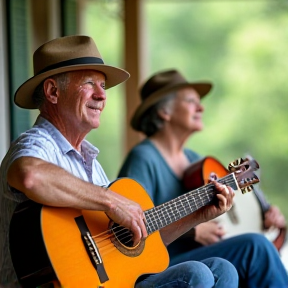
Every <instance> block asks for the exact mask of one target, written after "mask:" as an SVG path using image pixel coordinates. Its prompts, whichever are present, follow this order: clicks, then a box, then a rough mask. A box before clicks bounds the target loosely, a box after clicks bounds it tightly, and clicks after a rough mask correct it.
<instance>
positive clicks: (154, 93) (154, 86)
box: [131, 70, 212, 131]
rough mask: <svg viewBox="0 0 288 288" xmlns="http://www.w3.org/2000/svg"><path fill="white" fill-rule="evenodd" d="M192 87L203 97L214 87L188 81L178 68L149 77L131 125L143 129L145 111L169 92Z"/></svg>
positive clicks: (209, 84) (204, 83)
mask: <svg viewBox="0 0 288 288" xmlns="http://www.w3.org/2000/svg"><path fill="white" fill-rule="evenodd" d="M185 87H191V88H193V89H195V90H196V91H197V92H198V94H199V95H200V97H201V98H202V97H203V96H205V95H206V94H208V93H209V91H210V90H211V88H212V83H209V82H197V83H193V82H188V81H187V80H186V79H185V78H184V77H183V76H182V75H181V73H180V72H178V71H177V70H167V71H161V72H158V73H156V74H154V75H153V76H152V77H151V78H149V79H148V80H147V81H146V83H144V85H143V86H142V88H141V90H140V96H141V101H142V102H141V104H140V105H139V106H138V108H137V109H136V111H135V113H134V115H133V117H132V119H131V126H132V128H134V129H135V130H138V131H141V128H140V123H141V118H142V116H143V115H144V114H145V112H146V111H147V110H148V109H149V108H150V107H152V106H154V105H155V104H156V103H158V102H159V101H160V100H162V99H163V98H165V97H166V96H167V94H168V93H169V92H172V91H176V90H178V89H181V88H185Z"/></svg>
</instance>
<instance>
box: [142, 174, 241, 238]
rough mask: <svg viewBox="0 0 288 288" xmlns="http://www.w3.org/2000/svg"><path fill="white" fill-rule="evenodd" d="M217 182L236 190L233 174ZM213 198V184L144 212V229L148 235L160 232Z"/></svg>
mask: <svg viewBox="0 0 288 288" xmlns="http://www.w3.org/2000/svg"><path fill="white" fill-rule="evenodd" d="M217 182H219V183H222V184H225V185H227V186H230V187H232V188H233V189H234V190H237V189H238V185H237V181H236V179H235V175H234V173H231V174H229V175H227V176H225V177H223V178H220V179H217ZM214 197H215V188H214V184H213V183H209V184H207V185H205V186H203V187H200V188H198V189H196V190H193V191H190V192H187V193H185V194H183V195H181V196H179V197H177V198H175V199H173V200H171V201H168V202H166V203H163V204H161V205H159V206H156V207H153V208H151V209H149V210H146V211H145V212H144V213H145V217H146V221H147V223H146V228H147V232H148V234H149V235H150V234H152V233H153V232H155V231H157V230H160V229H161V228H163V227H165V226H167V225H169V224H171V223H173V222H176V221H177V220H179V219H181V218H184V217H185V216H187V215H189V214H191V213H193V212H195V211H196V210H198V209H199V208H201V207H203V206H205V205H207V204H209V203H210V202H211V201H212V200H213V199H214Z"/></svg>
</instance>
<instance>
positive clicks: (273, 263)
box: [170, 233, 288, 288]
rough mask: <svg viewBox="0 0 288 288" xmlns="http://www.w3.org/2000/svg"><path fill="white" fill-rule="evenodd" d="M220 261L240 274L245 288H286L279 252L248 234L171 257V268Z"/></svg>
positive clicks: (268, 243)
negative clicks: (229, 265)
mask: <svg viewBox="0 0 288 288" xmlns="http://www.w3.org/2000/svg"><path fill="white" fill-rule="evenodd" d="M209 257H221V258H224V259H226V260H228V261H229V262H231V263H232V264H233V265H234V266H235V268H236V269H237V271H238V275H239V284H240V287H242V288H244V287H245V288H247V287H249V288H287V287H288V277H287V272H286V270H285V267H284V266H283V264H282V262H281V260H280V257H279V254H278V251H277V250H276V248H275V247H274V245H273V244H272V243H271V242H270V241H269V240H267V239H266V237H265V236H263V235H260V234H254V233H247V234H243V235H240V236H236V237H232V238H229V239H227V240H223V241H221V242H219V243H217V244H213V245H210V246H204V247H201V248H197V249H194V250H190V251H188V252H186V253H182V254H179V255H176V256H173V257H171V261H170V265H175V264H177V263H182V262H184V261H191V260H194V261H200V260H201V259H206V258H209Z"/></svg>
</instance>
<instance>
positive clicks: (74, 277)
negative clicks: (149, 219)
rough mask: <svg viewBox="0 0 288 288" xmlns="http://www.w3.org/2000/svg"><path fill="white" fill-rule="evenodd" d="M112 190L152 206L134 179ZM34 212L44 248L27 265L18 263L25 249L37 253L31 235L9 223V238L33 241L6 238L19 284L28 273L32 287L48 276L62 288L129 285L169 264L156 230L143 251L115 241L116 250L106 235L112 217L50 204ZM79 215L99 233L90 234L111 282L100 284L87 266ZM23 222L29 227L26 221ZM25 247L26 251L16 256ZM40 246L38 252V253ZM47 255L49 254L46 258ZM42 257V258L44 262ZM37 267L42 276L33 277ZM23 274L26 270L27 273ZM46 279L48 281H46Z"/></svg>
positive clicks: (97, 277) (125, 180)
mask: <svg viewBox="0 0 288 288" xmlns="http://www.w3.org/2000/svg"><path fill="white" fill-rule="evenodd" d="M110 189H111V190H113V191H115V192H117V193H119V194H121V195H123V196H125V197H127V198H129V199H131V200H133V201H135V202H138V203H139V204H140V205H141V207H142V209H143V210H147V209H150V208H152V207H153V203H152V201H151V199H150V197H149V196H148V194H147V193H146V191H145V190H144V189H143V188H142V186H141V185H139V184H138V183H137V182H136V181H134V180H132V179H128V178H123V179H120V180H117V181H115V182H114V183H113V184H112V185H111V186H110ZM36 210H37V209H36ZM37 211H38V216H40V218H39V219H40V220H39V223H38V224H39V227H37V229H35V230H37V232H38V233H41V235H40V238H41V237H42V238H43V240H42V245H40V246H41V247H42V248H43V249H44V250H45V251H42V250H41V248H39V250H37V253H39V259H38V257H37V256H35V257H34V259H33V263H30V262H31V261H27V259H25V260H26V267H25V268H23V267H20V266H21V265H20V264H19V263H17V259H19V258H21V257H23V256H24V257H26V256H27V254H29V253H31V255H32V254H35V246H34V245H35V243H34V241H32V240H31V237H29V236H31V235H28V234H27V233H26V235H24V234H23V235H20V233H19V235H18V236H17V231H18V230H23V227H21V229H20V227H17V223H18V222H17V221H15V223H14V224H13V221H12V222H11V224H12V225H11V226H10V236H13V239H16V238H17V239H20V237H21V238H22V237H24V238H25V237H29V239H30V240H31V242H33V243H30V244H27V242H29V241H26V242H25V243H26V244H27V245H28V246H29V247H21V249H19V247H16V246H17V245H21V241H22V240H21V241H13V240H12V241H10V250H11V256H12V261H13V264H14V267H15V270H16V273H17V276H18V279H19V281H20V283H24V284H26V283H28V282H27V278H29V277H30V278H31V277H32V278H33V279H30V281H32V282H30V283H33V285H35V286H34V287H36V285H40V284H43V283H47V280H48V281H51V280H54V279H55V278H57V279H58V281H59V282H60V283H61V287H64V288H79V287H95V288H97V287H101V288H102V287H103V288H104V287H105V288H123V287H125V288H132V287H134V284H135V281H136V280H137V278H138V277H139V276H140V275H142V274H147V273H159V272H162V271H163V270H165V269H166V268H167V266H168V263H169V256H168V252H167V250H166V247H165V245H164V244H163V242H162V239H161V236H160V233H159V231H155V232H154V233H153V234H151V235H150V236H149V237H148V238H147V239H146V240H145V242H144V243H142V248H141V249H143V247H144V249H143V250H142V251H141V249H140V252H139V251H138V250H139V247H138V246H137V247H138V248H137V247H135V248H134V247H130V248H129V247H124V248H123V245H121V244H119V243H118V244H119V245H118V246H120V249H118V248H116V247H118V246H117V245H115V242H113V241H111V238H110V237H107V233H106V232H107V231H108V229H109V225H110V220H109V218H108V217H107V216H106V214H105V213H104V212H95V211H88V210H82V211H81V210H76V209H70V208H55V207H48V206H42V208H41V209H40V210H39V209H38V210H37ZM36 214H37V213H36ZM35 216H36V217H37V215H35ZM79 216H83V217H84V219H85V222H86V224H87V226H88V228H89V231H90V232H91V235H92V237H93V236H94V237H95V236H97V235H98V237H95V238H94V241H95V244H96V246H97V248H98V250H99V253H100V256H101V258H102V260H103V265H104V269H105V271H106V273H107V276H108V278H109V280H107V281H105V282H104V283H101V281H100V279H99V275H98V273H97V271H96V269H95V268H94V266H93V265H92V264H91V261H90V258H89V256H88V254H87V251H86V249H85V247H84V245H83V241H82V238H81V235H80V230H79V227H78V226H77V224H76V222H75V218H77V217H79ZM12 220H13V219H12ZM22 225H23V223H22ZM27 225H29V223H28V222H27ZM36 226H37V225H36ZM37 232H36V233H37ZM38 240H39V235H38ZM114 240H115V239H114ZM38 242H39V241H38ZM116 242H117V239H116ZM116 244H117V243H116ZM38 246H39V245H38ZM140 246H141V245H140ZM23 250H25V253H24V254H25V255H20V254H21V253H22V252H21V251H23ZM28 250H30V251H28ZM33 250H34V251H33ZM40 250H41V253H40V252H39V251H40ZM120 250H121V251H120ZM46 253H47V255H46V256H45V254H46ZM138 254H139V255H138ZM43 255H44V257H43ZM40 256H41V257H40ZM36 258H37V259H36ZM43 258H44V259H45V260H44V261H43ZM30 264H31V266H32V267H31V269H29V268H28V267H27V266H29V265H30ZM37 264H39V267H37V269H36V268H35V267H36V266H37ZM49 264H50V265H49ZM17 265H18V266H19V267H18V266H17ZM49 266H50V267H49ZM23 270H24V271H23ZM32 270H35V271H32ZM37 271H38V272H39V271H41V272H40V273H38V274H40V277H39V275H37V277H34V276H35V275H36V274H37ZM45 271H46V272H47V271H49V273H44V272H45ZM27 273H30V276H29V275H28V274H27ZM24 274H26V275H24ZM33 274H34V276H33ZM41 274H45V277H46V278H45V277H44V278H43V277H42V278H41ZM49 277H50V278H51V279H49ZM47 278H48V279H47ZM53 278H54V279H53ZM25 281H26V282H25ZM33 281H34V282H33ZM37 281H38V282H37ZM43 281H44V282H43ZM36 282H37V283H36ZM40 282H42V283H40ZM24 287H25V286H24ZM29 287H33V286H29Z"/></svg>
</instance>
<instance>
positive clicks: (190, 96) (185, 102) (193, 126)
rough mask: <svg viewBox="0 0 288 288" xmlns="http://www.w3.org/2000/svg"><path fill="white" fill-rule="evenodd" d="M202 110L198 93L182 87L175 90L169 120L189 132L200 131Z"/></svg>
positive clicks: (201, 127)
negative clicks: (175, 93)
mask: <svg viewBox="0 0 288 288" xmlns="http://www.w3.org/2000/svg"><path fill="white" fill-rule="evenodd" d="M203 111H204V108H203V106H202V104H201V102H200V96H199V94H198V93H197V92H196V91H195V90H194V89H193V88H190V87H188V88H183V89H180V90H179V91H178V92H177V96H176V97H175V99H174V107H173V112H172V113H173V117H172V118H171V120H172V121H173V123H174V124H175V125H177V126H178V127H182V128H183V129H185V130H189V131H190V132H195V131H201V130H202V129H203V122H202V113H203Z"/></svg>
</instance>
